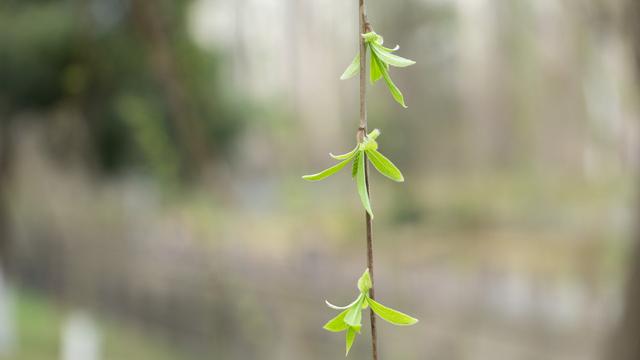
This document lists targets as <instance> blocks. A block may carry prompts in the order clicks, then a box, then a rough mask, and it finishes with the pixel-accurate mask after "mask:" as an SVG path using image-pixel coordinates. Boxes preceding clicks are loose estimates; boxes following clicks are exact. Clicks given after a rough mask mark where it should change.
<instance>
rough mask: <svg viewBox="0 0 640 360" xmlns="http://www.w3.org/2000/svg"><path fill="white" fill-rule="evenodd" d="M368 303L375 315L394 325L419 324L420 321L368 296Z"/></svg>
mask: <svg viewBox="0 0 640 360" xmlns="http://www.w3.org/2000/svg"><path fill="white" fill-rule="evenodd" d="M367 302H368V303H369V306H371V310H373V312H374V313H376V314H377V315H378V316H380V317H381V318H382V319H383V320H386V321H388V322H390V323H392V324H394V325H399V326H407V325H413V324H415V323H417V322H418V319H416V318H413V317H411V316H409V315H407V314H404V313H401V312H400V311H397V310H393V309H391V308H388V307H386V306H384V305H382V304H380V303H379V302H377V301H375V300H373V299H371V298H370V297H368V296H367Z"/></svg>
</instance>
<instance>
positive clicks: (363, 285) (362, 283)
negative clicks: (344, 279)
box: [358, 268, 373, 294]
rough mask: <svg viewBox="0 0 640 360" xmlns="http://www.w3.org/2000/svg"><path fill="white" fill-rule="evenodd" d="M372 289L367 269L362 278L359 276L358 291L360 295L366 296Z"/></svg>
mask: <svg viewBox="0 0 640 360" xmlns="http://www.w3.org/2000/svg"><path fill="white" fill-rule="evenodd" d="M372 287H373V284H372V283H371V275H370V274H369V268H367V269H366V270H365V271H364V273H363V274H362V276H360V279H358V290H360V292H361V293H362V294H368V293H369V290H370V289H371V288H372Z"/></svg>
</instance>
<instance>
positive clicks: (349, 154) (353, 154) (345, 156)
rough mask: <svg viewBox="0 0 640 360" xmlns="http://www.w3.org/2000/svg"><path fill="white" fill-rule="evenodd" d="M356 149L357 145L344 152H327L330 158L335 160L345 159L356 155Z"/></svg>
mask: <svg viewBox="0 0 640 360" xmlns="http://www.w3.org/2000/svg"><path fill="white" fill-rule="evenodd" d="M356 151H358V145H356V147H355V148H353V150H351V151H349V152H348V153H346V154H342V155H333V154H332V153H329V156H331V157H332V158H334V159H336V160H347V159H351V158H352V157H354V156H355V155H356Z"/></svg>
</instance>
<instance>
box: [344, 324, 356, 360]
mask: <svg viewBox="0 0 640 360" xmlns="http://www.w3.org/2000/svg"><path fill="white" fill-rule="evenodd" d="M345 337H346V339H345V340H346V341H345V342H346V347H347V351H346V352H345V354H344V356H347V355H349V350H351V346H353V342H354V341H355V340H356V330H355V329H354V328H352V327H349V328H348V329H347V334H346V335H345Z"/></svg>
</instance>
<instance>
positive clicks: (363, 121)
mask: <svg viewBox="0 0 640 360" xmlns="http://www.w3.org/2000/svg"><path fill="white" fill-rule="evenodd" d="M358 1H359V16H358V18H359V24H360V27H359V31H358V39H359V43H360V127H359V128H358V133H357V137H358V141H360V142H361V141H362V140H364V136H365V134H366V133H367V51H366V50H367V49H366V46H365V42H364V39H363V38H362V36H360V34H364V33H366V32H369V31H370V30H371V27H370V25H369V22H368V21H367V11H366V3H365V0H358ZM364 161H365V167H364V178H365V184H366V187H367V193H368V194H369V197H371V191H370V189H369V163H368V162H367V158H366V155H365V158H364ZM365 223H366V228H367V267H368V268H369V275H370V276H371V290H369V296H370V297H371V298H372V299H375V292H374V286H373V285H374V282H373V232H372V227H371V216H370V215H369V213H367V212H366V211H365ZM369 319H370V323H371V350H372V358H373V360H378V336H377V334H376V316H375V314H374V313H373V310H371V309H369Z"/></svg>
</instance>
